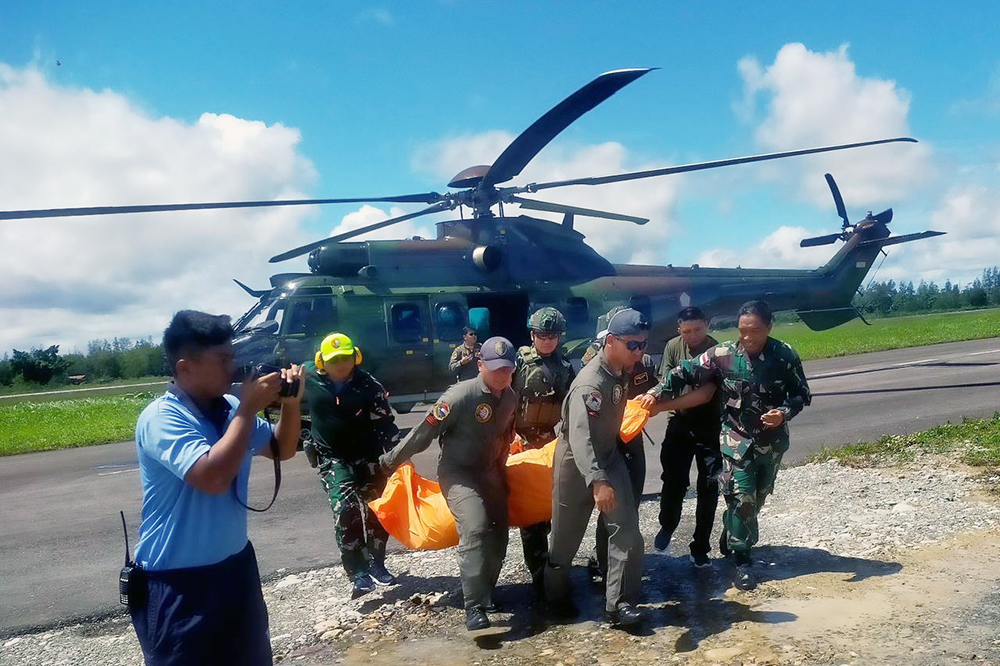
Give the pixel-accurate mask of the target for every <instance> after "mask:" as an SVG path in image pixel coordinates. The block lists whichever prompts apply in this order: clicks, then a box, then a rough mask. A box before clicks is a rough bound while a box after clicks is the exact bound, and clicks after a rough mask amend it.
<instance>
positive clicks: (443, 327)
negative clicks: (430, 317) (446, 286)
mask: <svg viewBox="0 0 1000 666" xmlns="http://www.w3.org/2000/svg"><path fill="white" fill-rule="evenodd" d="M434 323H435V327H436V331H437V337H438V339H439V340H441V341H443V342H458V341H459V340H461V339H462V328H463V327H464V326H465V312H464V311H463V310H462V305H461V304H460V303H456V302H454V301H450V302H446V303H438V304H437V307H436V308H434Z"/></svg>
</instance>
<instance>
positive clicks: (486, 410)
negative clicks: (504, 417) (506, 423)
mask: <svg viewBox="0 0 1000 666" xmlns="http://www.w3.org/2000/svg"><path fill="white" fill-rule="evenodd" d="M491 418H493V407H491V406H490V404H489V403H488V402H483V403H480V404H479V406H478V407H476V420H477V421H479V422H480V423H486V422H487V421H489V420H490V419H491Z"/></svg>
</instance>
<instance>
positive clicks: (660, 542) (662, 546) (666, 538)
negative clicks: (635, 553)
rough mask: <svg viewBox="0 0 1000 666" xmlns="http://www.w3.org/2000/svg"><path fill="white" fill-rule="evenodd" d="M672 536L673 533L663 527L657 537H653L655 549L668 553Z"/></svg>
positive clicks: (661, 553)
mask: <svg viewBox="0 0 1000 666" xmlns="http://www.w3.org/2000/svg"><path fill="white" fill-rule="evenodd" d="M672 536H673V534H672V533H670V532H668V531H666V530H665V529H663V528H662V527H661V528H660V531H659V532H657V533H656V538H654V539H653V550H655V551H656V552H657V553H659V554H660V555H666V554H667V550H669V548H670V538H671V537H672Z"/></svg>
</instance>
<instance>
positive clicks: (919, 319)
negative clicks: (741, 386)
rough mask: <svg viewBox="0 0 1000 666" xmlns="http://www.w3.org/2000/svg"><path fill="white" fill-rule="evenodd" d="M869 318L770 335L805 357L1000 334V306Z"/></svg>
mask: <svg viewBox="0 0 1000 666" xmlns="http://www.w3.org/2000/svg"><path fill="white" fill-rule="evenodd" d="M869 321H871V322H872V325H871V326H867V325H865V324H864V323H863V322H862V321H860V320H857V319H856V320H854V321H851V322H848V323H846V324H843V325H842V326H838V327H836V328H833V329H830V330H828V331H818V332H817V331H811V330H809V328H808V327H807V326H806V325H805V324H803V323H801V322H799V323H795V324H775V326H774V330H773V331H772V332H771V335H772V336H773V337H775V338H778V339H779V340H782V341H783V342H787V343H788V344H790V345H791V346H792V347H793V348H794V349H795V350H796V351H798V353H799V356H801V357H802V360H804V361H808V360H812V359H817V358H831V357H834V356H849V355H851V354H864V353H867V352H875V351H885V350H887V349H902V348H904V347H919V346H921V345H932V344H937V343H939V342H960V341H962V340H980V339H983V338H993V337H997V336H1000V308H993V309H989V310H974V311H971V312H951V313H941V314H930V315H914V316H911V317H887V318H884V319H869ZM712 336H713V337H715V338H716V339H717V340H720V341H722V340H732V339H733V338H735V337H736V330H735V329H723V330H720V331H713V332H712Z"/></svg>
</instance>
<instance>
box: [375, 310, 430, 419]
mask: <svg viewBox="0 0 1000 666" xmlns="http://www.w3.org/2000/svg"><path fill="white" fill-rule="evenodd" d="M385 326H386V330H385V335H386V350H387V352H388V354H387V356H388V357H389V358H391V359H392V362H391V363H385V364H383V365H381V366H380V368H379V375H378V379H379V381H381V382H382V384H383V385H384V386H385V387H386V388H387V389H389V392H390V394H391V396H392V398H395V399H398V400H404V401H405V400H409V398H408V396H420V397H415V398H414V400H413V402H418V401H420V400H422V399H423V395H424V394H425V393H426V392H428V391H432V390H433V389H434V381H433V377H434V358H433V351H434V345H433V344H432V343H431V317H430V309H429V307H428V302H427V297H426V296H423V295H417V294H414V295H412V296H409V295H407V296H390V297H388V298H386V299H385Z"/></svg>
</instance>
